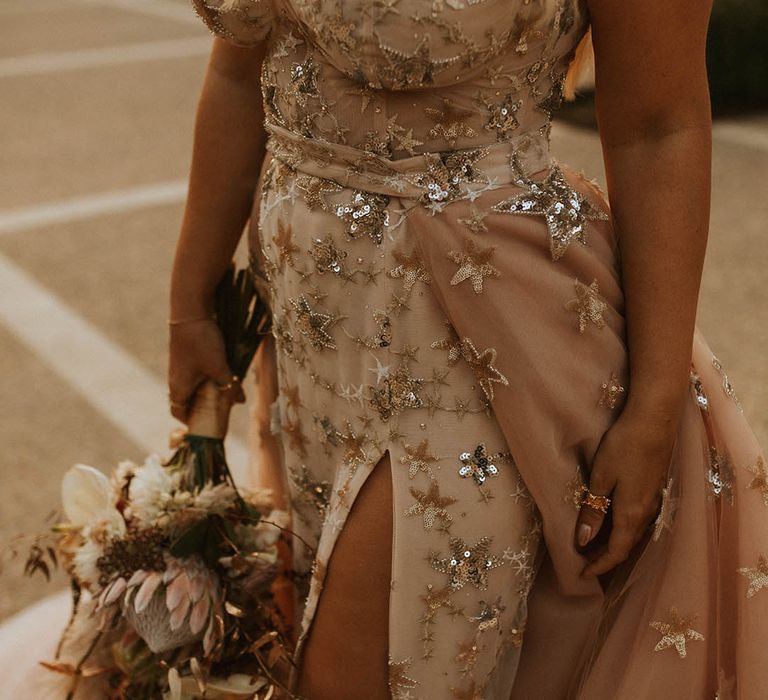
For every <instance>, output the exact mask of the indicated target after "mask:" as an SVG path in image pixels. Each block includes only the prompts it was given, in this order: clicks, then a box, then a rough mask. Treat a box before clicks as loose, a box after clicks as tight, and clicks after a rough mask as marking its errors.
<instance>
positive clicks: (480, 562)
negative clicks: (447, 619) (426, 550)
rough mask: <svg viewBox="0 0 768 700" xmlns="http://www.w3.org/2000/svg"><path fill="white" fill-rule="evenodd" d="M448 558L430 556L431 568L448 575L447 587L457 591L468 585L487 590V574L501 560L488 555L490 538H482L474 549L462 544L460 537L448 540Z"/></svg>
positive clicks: (499, 564)
mask: <svg viewBox="0 0 768 700" xmlns="http://www.w3.org/2000/svg"><path fill="white" fill-rule="evenodd" d="M448 544H449V547H450V550H451V555H450V557H448V558H446V559H440V558H439V557H438V556H437V555H434V554H433V555H432V556H431V563H432V568H433V569H435V571H439V572H440V573H443V574H448V585H449V586H450V587H451V589H452V590H454V591H457V590H459V589H460V588H463V587H464V586H465V585H467V584H468V583H471V584H472V585H473V586H474V587H475V588H477V589H479V590H481V591H484V590H485V589H486V588H488V572H489V571H490V570H491V569H495V568H496V567H498V566H501V564H502V562H501V560H500V559H499V558H498V557H497V556H496V555H494V554H489V553H488V550H489V548H490V544H491V538H490V537H482V538H480V539H479V540H478V541H477V544H475V545H474V547H470V546H468V545H466V544H464V540H462V539H461V538H460V537H451V539H450V540H449V543H448Z"/></svg>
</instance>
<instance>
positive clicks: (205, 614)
mask: <svg viewBox="0 0 768 700" xmlns="http://www.w3.org/2000/svg"><path fill="white" fill-rule="evenodd" d="M216 319H217V322H218V324H219V327H220V328H221V331H222V334H223V336H224V340H225V345H226V348H227V354H228V361H229V363H230V367H231V368H232V370H233V371H234V372H235V373H236V375H237V376H240V377H242V376H243V375H244V374H245V372H246V371H247V368H248V365H249V364H250V362H251V359H252V358H253V355H254V353H255V351H256V349H257V347H258V345H259V342H260V340H261V339H262V338H263V337H264V335H265V333H266V332H267V330H268V324H269V314H268V311H267V309H266V307H265V306H264V304H263V303H262V301H261V300H260V299H259V298H258V296H257V295H256V292H255V289H254V287H253V283H252V281H251V279H250V277H249V276H248V275H247V273H246V272H245V271H244V270H241V271H239V272H238V273H237V274H235V273H234V270H233V269H230V270H229V271H228V273H227V274H226V275H225V277H224V279H223V280H222V282H221V283H220V285H219V287H218V289H217V308H216ZM231 405H232V403H231V399H229V398H227V397H226V395H225V394H224V393H222V392H221V391H219V389H218V387H217V386H216V385H214V384H212V383H207V384H204V385H203V386H202V387H200V389H199V390H198V392H197V393H196V395H195V400H194V404H193V408H192V409H191V412H190V420H189V428H188V432H187V433H186V435H185V436H184V437H183V438H182V439H181V441H180V443H179V444H178V445H177V449H176V451H175V453H174V454H173V455H172V456H171V457H170V458H169V459H168V460H166V461H164V462H163V461H161V460H160V459H159V458H158V457H157V456H151V457H149V458H147V459H146V461H145V462H144V463H143V464H140V465H139V464H134V463H132V462H122V463H121V464H119V465H118V467H117V469H116V470H115V471H114V473H113V474H112V475H111V478H108V477H107V476H105V475H104V474H102V473H101V472H100V471H98V470H97V469H94V468H93V467H89V466H85V465H76V466H75V467H73V468H72V469H70V470H69V471H68V472H67V474H66V475H65V476H64V480H63V484H62V500H63V510H64V515H65V516H66V520H65V522H62V523H60V524H58V525H56V526H55V527H54V528H53V532H52V533H51V535H50V538H52V541H50V542H49V544H48V545H47V544H45V543H44V542H43V540H39V541H38V542H37V543H36V544H35V546H33V548H32V553H31V555H30V558H29V559H28V561H27V571H28V572H30V573H34V572H35V571H37V570H42V571H43V573H46V574H47V573H48V570H49V569H50V566H51V565H54V566H55V565H56V564H57V563H58V562H61V563H62V565H63V567H64V568H65V570H66V571H67V573H68V574H69V576H70V579H71V585H72V591H73V599H74V606H73V614H72V618H71V620H70V623H69V624H68V626H67V628H66V630H65V631H64V634H63V636H62V639H61V641H60V643H59V652H58V653H57V658H56V660H55V661H53V662H48V663H44V664H43V665H44V666H46V667H47V668H49V669H51V670H53V671H59V672H61V673H65V674H68V675H70V676H71V677H72V683H71V686H70V689H69V691H68V692H69V695H68V697H69V698H74V697H75V696H76V694H77V697H81V693H83V694H84V695H85V696H86V697H99V698H105V697H106V698H111V699H115V700H117V699H123V700H157V699H159V698H169V699H172V700H181V699H182V698H193V697H206V698H216V697H221V698H224V697H226V698H245V697H247V698H254V699H256V698H258V699H261V700H264V699H266V698H270V697H272V696H273V695H274V694H275V693H276V692H277V691H278V690H279V689H280V688H282V687H283V685H282V681H281V680H280V679H281V678H283V677H284V674H285V672H286V671H287V670H288V667H289V665H290V663H291V656H290V651H289V649H290V644H289V637H290V630H289V626H288V623H287V622H286V620H285V616H284V615H283V612H284V611H283V610H281V605H280V595H279V587H278V586H277V583H278V580H279V578H280V577H281V575H282V573H281V561H284V560H285V553H286V547H287V539H286V538H285V537H284V533H286V532H288V531H287V530H286V528H287V525H288V516H287V513H285V512H284V511H277V510H275V509H273V508H272V506H271V504H270V494H269V493H268V492H267V491H257V492H250V493H246V492H241V491H239V490H238V489H237V487H236V486H235V483H234V481H233V479H232V476H231V474H230V471H229V468H228V467H227V462H226V459H225V454H224V446H223V438H224V435H225V433H226V430H227V424H228V418H229V412H230V409H231ZM49 545H50V546H49ZM86 685H87V686H88V690H87V691H86V690H85V686H86ZM78 688H80V690H78ZM95 688H98V689H99V690H98V691H96V690H92V689H95Z"/></svg>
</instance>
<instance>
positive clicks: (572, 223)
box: [493, 165, 608, 260]
mask: <svg viewBox="0 0 768 700" xmlns="http://www.w3.org/2000/svg"><path fill="white" fill-rule="evenodd" d="M525 187H526V191H525V192H524V193H523V194H520V195H517V196H516V197H512V198H511V199H506V200H504V201H502V202H499V203H498V204H496V205H495V206H494V207H493V211H497V212H506V213H509V214H524V215H526V216H543V217H544V219H545V221H546V223H547V228H548V230H549V235H550V254H551V256H552V260H559V259H560V258H562V257H563V255H565V252H566V250H567V249H568V246H569V245H570V244H571V243H572V242H573V241H579V242H580V243H584V244H586V242H587V226H586V225H587V222H588V221H605V220H607V219H608V215H607V214H605V213H604V212H602V211H600V210H599V209H596V208H595V207H593V206H592V205H591V204H590V203H589V201H588V200H587V198H586V197H584V196H583V195H581V194H579V193H578V192H576V190H574V189H573V188H572V187H571V186H570V185H569V184H568V182H567V181H566V179H565V175H563V172H562V170H560V168H559V167H558V166H557V165H555V166H553V167H552V170H551V171H550V173H549V175H547V177H546V178H545V179H544V180H543V181H542V182H534V181H530V182H526V183H525Z"/></svg>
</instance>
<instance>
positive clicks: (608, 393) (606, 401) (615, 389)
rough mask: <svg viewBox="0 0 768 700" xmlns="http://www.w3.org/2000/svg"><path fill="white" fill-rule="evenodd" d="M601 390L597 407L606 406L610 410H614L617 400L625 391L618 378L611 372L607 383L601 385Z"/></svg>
mask: <svg viewBox="0 0 768 700" xmlns="http://www.w3.org/2000/svg"><path fill="white" fill-rule="evenodd" d="M601 388H602V390H603V393H602V394H601V396H600V400H599V401H598V402H597V405H598V406H607V407H608V408H610V409H614V408H616V406H617V404H618V402H619V399H620V398H621V395H622V394H623V393H624V391H625V390H624V387H623V386H621V384H619V378H618V377H617V376H616V374H615V373H614V372H611V377H610V379H609V380H608V381H607V382H603V383H602V385H601Z"/></svg>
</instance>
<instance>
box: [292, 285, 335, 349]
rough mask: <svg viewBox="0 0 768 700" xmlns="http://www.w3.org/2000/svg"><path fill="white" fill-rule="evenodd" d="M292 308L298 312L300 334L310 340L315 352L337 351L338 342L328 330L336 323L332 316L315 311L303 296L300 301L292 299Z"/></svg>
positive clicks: (297, 319) (297, 322)
mask: <svg viewBox="0 0 768 700" xmlns="http://www.w3.org/2000/svg"><path fill="white" fill-rule="evenodd" d="M289 301H290V302H291V306H293V309H294V311H295V312H296V325H297V327H298V329H299V333H301V334H302V335H303V336H305V337H306V338H308V339H309V342H310V343H311V344H312V347H313V348H314V349H315V350H322V349H324V348H329V349H330V350H335V349H336V342H335V341H334V339H333V336H332V335H331V334H330V333H329V332H328V328H329V327H330V326H331V325H333V324H334V323H335V322H336V319H335V318H334V317H333V316H331V315H330V314H324V313H320V312H319V311H315V310H314V309H313V308H312V307H311V306H310V303H309V300H308V299H307V298H306V297H305V296H304V295H303V294H302V295H301V296H300V297H299V298H298V299H290V300H289Z"/></svg>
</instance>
